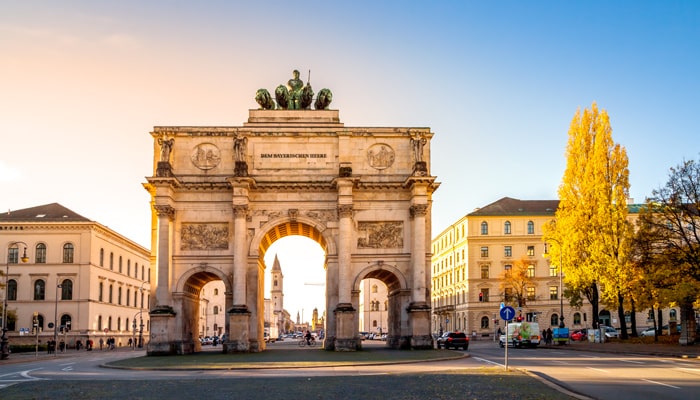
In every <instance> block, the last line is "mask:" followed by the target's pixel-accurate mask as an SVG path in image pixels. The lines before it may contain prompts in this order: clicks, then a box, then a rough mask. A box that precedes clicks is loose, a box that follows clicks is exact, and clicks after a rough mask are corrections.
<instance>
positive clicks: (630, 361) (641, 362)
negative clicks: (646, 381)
mask: <svg viewBox="0 0 700 400" xmlns="http://www.w3.org/2000/svg"><path fill="white" fill-rule="evenodd" d="M620 361H622V362H626V363H632V364H645V363H644V362H643V361H632V360H620Z"/></svg>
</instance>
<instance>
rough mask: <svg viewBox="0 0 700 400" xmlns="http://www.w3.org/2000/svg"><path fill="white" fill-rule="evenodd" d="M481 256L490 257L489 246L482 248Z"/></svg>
mask: <svg viewBox="0 0 700 400" xmlns="http://www.w3.org/2000/svg"><path fill="white" fill-rule="evenodd" d="M481 256H482V257H488V256H489V247H488V246H481Z"/></svg>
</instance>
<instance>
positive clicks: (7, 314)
mask: <svg viewBox="0 0 700 400" xmlns="http://www.w3.org/2000/svg"><path fill="white" fill-rule="evenodd" d="M0 252H1V253H2V257H3V258H2V260H3V261H4V262H3V263H2V277H1V278H2V279H1V280H0V282H2V299H3V303H2V304H3V305H5V304H7V308H6V309H5V307H3V321H4V320H5V319H6V320H7V329H8V332H7V336H8V337H9V343H10V346H15V345H19V344H26V345H30V344H35V343H36V340H37V339H38V340H39V341H40V342H41V343H43V344H45V343H46V342H47V341H49V340H53V339H54V337H56V338H57V339H58V341H61V340H63V341H64V342H65V343H66V345H67V346H68V347H73V346H75V344H76V342H77V341H78V340H80V341H81V342H82V343H83V344H85V343H86V341H87V340H88V339H90V340H93V343H94V345H95V346H96V347H98V348H99V342H100V339H102V340H103V342H106V340H107V338H114V339H115V345H116V346H119V345H122V346H126V345H127V344H128V343H129V339H131V340H132V341H136V342H138V340H139V337H140V336H142V337H143V338H144V340H146V341H147V338H148V337H149V336H150V335H149V332H150V329H149V316H148V310H149V308H150V307H149V302H150V284H149V282H150V279H149V276H150V268H149V265H150V262H149V257H150V251H149V250H148V249H146V248H144V247H142V246H140V245H138V244H137V243H135V242H133V241H131V240H129V239H128V238H126V237H124V236H122V235H120V234H118V233H117V232H114V231H113V230H111V229H109V228H108V227H106V226H104V225H101V224H100V223H98V222H95V221H91V220H89V219H87V218H85V217H83V216H81V215H79V214H77V213H75V212H74V211H71V210H69V209H67V208H65V207H63V206H61V205H60V204H57V203H53V204H47V205H43V206H38V207H32V208H26V209H22V210H14V211H9V212H7V213H2V214H1V215H0ZM25 254H26V262H25V258H24V255H25ZM142 323H143V332H141V324H142ZM35 324H36V325H37V326H38V331H39V335H38V337H37V336H36V335H35V332H36V331H35V330H34V329H33V328H34V325H35ZM54 327H56V328H54ZM61 328H63V329H61ZM62 330H63V333H61V331H62Z"/></svg>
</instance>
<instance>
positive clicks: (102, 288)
mask: <svg viewBox="0 0 700 400" xmlns="http://www.w3.org/2000/svg"><path fill="white" fill-rule="evenodd" d="M104 289H105V284H104V282H100V286H99V288H98V289H97V300H98V301H102V298H103V297H102V295H103V294H104Z"/></svg>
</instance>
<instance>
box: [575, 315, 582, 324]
mask: <svg viewBox="0 0 700 400" xmlns="http://www.w3.org/2000/svg"><path fill="white" fill-rule="evenodd" d="M574 325H581V313H574Z"/></svg>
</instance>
